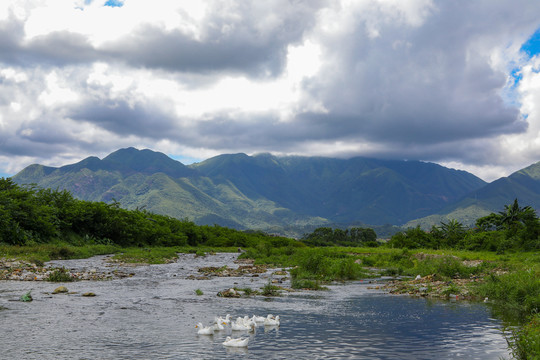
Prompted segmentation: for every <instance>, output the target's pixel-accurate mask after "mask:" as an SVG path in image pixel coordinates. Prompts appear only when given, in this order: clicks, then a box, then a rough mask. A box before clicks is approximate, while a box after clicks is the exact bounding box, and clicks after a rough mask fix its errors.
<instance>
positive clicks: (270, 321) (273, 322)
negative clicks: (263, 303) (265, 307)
mask: <svg viewBox="0 0 540 360" xmlns="http://www.w3.org/2000/svg"><path fill="white" fill-rule="evenodd" d="M279 324H280V321H279V315H277V316H275V317H274V316H272V314H268V316H267V317H266V319H264V325H265V326H279Z"/></svg>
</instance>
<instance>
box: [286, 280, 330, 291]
mask: <svg viewBox="0 0 540 360" xmlns="http://www.w3.org/2000/svg"><path fill="white" fill-rule="evenodd" d="M291 287H292V288H293V289H307V290H327V288H326V287H324V286H321V284H320V283H319V282H318V281H316V280H310V279H298V278H294V279H292V280H291Z"/></svg>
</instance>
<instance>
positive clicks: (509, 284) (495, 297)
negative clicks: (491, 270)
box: [476, 269, 540, 314]
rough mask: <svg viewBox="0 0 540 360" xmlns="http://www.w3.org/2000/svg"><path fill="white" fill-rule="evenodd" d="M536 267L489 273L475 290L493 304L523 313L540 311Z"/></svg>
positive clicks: (538, 272)
mask: <svg viewBox="0 0 540 360" xmlns="http://www.w3.org/2000/svg"><path fill="white" fill-rule="evenodd" d="M539 276H540V271H539V270H538V269H536V271H535V270H533V269H529V270H526V271H516V272H510V273H507V274H502V275H495V274H490V275H488V276H487V277H486V279H485V281H484V283H482V284H480V285H479V286H478V287H477V288H476V291H477V293H478V295H479V296H480V297H487V298H488V299H489V300H490V301H492V302H494V303H495V305H501V306H504V307H505V309H507V310H509V309H513V310H514V311H517V312H519V313H523V314H534V313H538V312H539V311H540V281H538V277H539Z"/></svg>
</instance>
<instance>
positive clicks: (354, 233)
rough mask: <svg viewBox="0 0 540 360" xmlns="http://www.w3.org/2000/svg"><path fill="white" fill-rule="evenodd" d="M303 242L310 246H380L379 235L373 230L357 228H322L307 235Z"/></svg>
mask: <svg viewBox="0 0 540 360" xmlns="http://www.w3.org/2000/svg"><path fill="white" fill-rule="evenodd" d="M302 242H303V243H304V244H306V245H309V246H336V245H338V246H373V247H375V246H378V245H379V244H378V243H377V234H376V233H375V231H374V230H373V229H370V228H361V227H355V228H351V229H346V230H342V229H332V228H330V227H320V228H317V229H315V231H313V232H312V233H311V234H305V235H304V236H303V237H302Z"/></svg>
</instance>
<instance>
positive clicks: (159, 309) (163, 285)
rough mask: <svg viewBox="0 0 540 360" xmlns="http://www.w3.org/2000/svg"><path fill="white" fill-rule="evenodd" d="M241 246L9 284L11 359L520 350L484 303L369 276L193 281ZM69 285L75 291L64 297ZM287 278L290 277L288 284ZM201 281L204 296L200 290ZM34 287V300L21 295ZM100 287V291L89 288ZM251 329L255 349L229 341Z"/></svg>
mask: <svg viewBox="0 0 540 360" xmlns="http://www.w3.org/2000/svg"><path fill="white" fill-rule="evenodd" d="M236 256H237V254H217V255H211V256H206V257H195V256H194V255H191V254H184V255H180V257H179V259H178V261H177V262H175V263H172V264H164V265H149V266H137V267H129V268H125V267H122V266H120V265H115V266H114V267H111V265H110V264H109V263H108V262H106V261H105V259H106V258H105V257H102V256H101V257H94V258H91V259H84V260H66V261H55V262H52V263H51V264H54V265H55V266H65V267H66V268H70V269H75V270H85V269H86V270H88V269H96V270H97V271H112V270H114V269H115V268H120V269H122V270H123V271H126V272H131V273H132V274H133V276H131V277H127V278H121V279H115V280H109V281H78V282H70V283H64V284H58V283H50V282H42V281H1V282H0V309H2V310H0V324H1V326H0V339H1V341H0V359H229V358H230V359H232V358H241V359H499V358H501V357H505V358H509V357H510V356H509V353H508V350H507V348H506V341H505V339H504V337H503V336H502V333H501V331H500V327H501V324H500V322H499V321H498V320H496V319H494V318H493V317H492V316H491V313H490V310H489V308H488V307H487V306H485V305H484V304H483V303H468V302H461V301H459V302H456V301H435V300H430V299H425V298H412V297H408V296H396V295H389V294H386V293H384V292H382V291H379V290H374V289H372V288H371V287H372V284H369V283H368V282H367V281H361V282H360V281H358V282H349V283H346V284H337V285H332V286H330V287H329V290H328V291H317V292H313V291H299V292H290V293H289V292H284V293H283V295H282V296H280V297H272V298H265V297H263V296H253V297H242V298H223V297H218V296H216V294H217V292H218V291H221V290H225V289H228V288H230V287H233V286H235V287H238V288H246V287H250V288H252V289H259V288H260V287H262V286H264V284H266V283H268V281H269V280H270V278H271V277H272V275H271V273H270V272H269V273H267V274H262V275H261V276H259V277H251V276H247V277H212V278H210V279H209V280H192V279H189V278H188V277H189V276H190V275H198V273H197V269H198V268H199V267H203V266H223V265H228V266H229V267H234V264H233V260H234V258H235V257H236ZM59 285H65V286H66V287H67V288H68V289H69V291H70V293H68V294H56V295H53V294H52V291H53V290H54V289H55V288H56V287H57V286H59ZM283 285H285V286H286V285H287V284H286V283H285V284H283ZM197 289H200V290H201V291H202V293H203V295H196V294H195V290H197ZM29 290H32V296H33V299H34V300H33V301H32V302H21V301H18V298H19V297H20V296H21V295H22V294H24V293H25V292H26V291H29ZM85 292H93V293H95V294H96V296H95V297H84V296H82V294H83V293H85ZM269 313H271V314H274V315H279V316H280V318H281V326H280V327H279V328H269V327H267V328H264V326H260V327H258V328H257V329H256V332H255V333H254V334H248V333H245V334H242V333H241V332H236V331H235V332H234V333H232V332H231V330H230V328H229V329H226V330H225V331H221V332H216V333H215V334H214V335H213V336H204V335H197V332H196V330H197V329H196V328H195V325H196V324H197V323H198V322H202V323H204V324H210V323H211V322H212V321H213V319H214V317H215V316H218V315H219V316H225V315H226V314H231V315H232V316H233V317H236V316H244V315H248V316H252V315H253V314H256V315H261V316H266V315H267V314H269ZM230 335H233V336H234V337H238V336H240V335H243V336H249V337H250V342H249V347H248V348H247V349H230V348H226V347H224V346H223V345H222V342H223V341H224V340H225V338H226V336H230Z"/></svg>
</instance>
